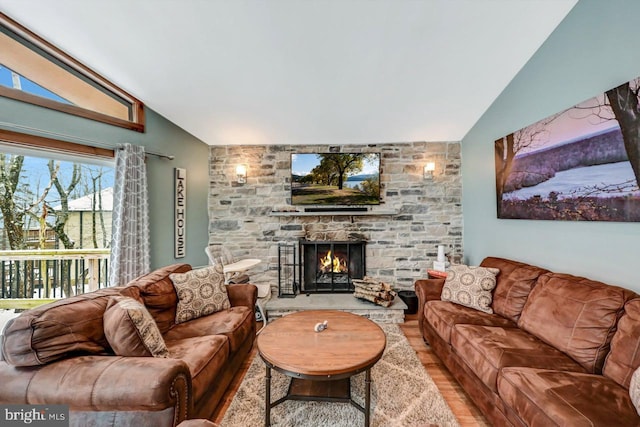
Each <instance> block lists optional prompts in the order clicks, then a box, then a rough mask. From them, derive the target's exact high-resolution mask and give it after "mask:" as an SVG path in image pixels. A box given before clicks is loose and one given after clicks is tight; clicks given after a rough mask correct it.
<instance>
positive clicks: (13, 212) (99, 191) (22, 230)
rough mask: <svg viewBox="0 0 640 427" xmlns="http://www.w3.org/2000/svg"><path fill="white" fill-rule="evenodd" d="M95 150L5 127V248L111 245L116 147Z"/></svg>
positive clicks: (1, 196) (0, 169)
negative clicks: (16, 131)
mask: <svg viewBox="0 0 640 427" xmlns="http://www.w3.org/2000/svg"><path fill="white" fill-rule="evenodd" d="M54 143H55V144H56V145H53V144H54ZM33 147H38V148H33ZM65 148H66V150H65ZM78 149H79V150H83V151H86V150H89V152H90V153H91V156H89V155H87V154H88V153H83V152H82V151H77V150H78ZM92 150H96V148H93V147H86V146H77V145H76V144H71V143H67V142H63V141H56V140H50V139H47V138H42V137H33V136H29V135H24V134H18V133H15V134H13V135H12V134H11V133H10V132H9V131H0V229H1V234H0V250H26V249H105V248H108V247H109V244H110V243H111V212H112V210H113V184H114V176H115V172H114V160H113V152H111V151H110V150H104V149H103V151H104V153H102V154H103V156H100V155H98V156H96V155H95V154H94V153H93V152H92ZM98 150H100V149H98ZM71 153H73V154H71ZM110 154H111V157H110V156H109V155H110Z"/></svg>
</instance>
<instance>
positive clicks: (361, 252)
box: [299, 239, 367, 293]
mask: <svg viewBox="0 0 640 427" xmlns="http://www.w3.org/2000/svg"><path fill="white" fill-rule="evenodd" d="M365 243H366V242H364V241H361V240H360V241H310V240H306V239H302V240H300V242H299V250H300V256H299V259H300V262H301V268H300V276H301V277H300V280H299V283H301V285H302V287H301V291H302V293H322V292H326V293H340V292H353V290H354V288H353V283H352V281H351V279H362V278H363V277H364V276H365V274H366V271H367V265H366V251H365Z"/></svg>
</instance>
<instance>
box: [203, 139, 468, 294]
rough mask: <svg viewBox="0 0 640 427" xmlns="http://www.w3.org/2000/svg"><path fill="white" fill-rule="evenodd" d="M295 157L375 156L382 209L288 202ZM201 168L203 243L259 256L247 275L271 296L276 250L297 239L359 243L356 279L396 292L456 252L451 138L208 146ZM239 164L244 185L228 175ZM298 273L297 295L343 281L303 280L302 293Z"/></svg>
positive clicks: (456, 157)
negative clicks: (430, 167) (313, 208)
mask: <svg viewBox="0 0 640 427" xmlns="http://www.w3.org/2000/svg"><path fill="white" fill-rule="evenodd" d="M302 152H307V153H317V152H379V153H381V158H380V191H381V199H380V205H379V206H372V207H369V208H368V210H367V211H365V212H357V211H354V212H344V211H343V212H340V211H336V212H309V211H306V210H304V209H302V208H300V207H299V206H294V205H292V204H291V155H292V153H302ZM427 161H434V162H435V163H436V170H435V171H434V175H433V177H432V178H431V179H428V180H427V179H425V178H424V176H423V167H424V164H425V162H427ZM209 163H210V171H209V176H208V179H209V188H210V192H209V206H208V208H209V230H208V231H209V243H210V244H214V243H223V244H224V245H225V246H226V247H228V248H229V249H230V250H231V252H232V253H233V255H234V256H235V257H236V258H238V259H240V258H259V259H261V260H262V261H263V262H262V264H260V266H259V267H258V268H255V269H253V270H252V271H251V279H252V280H253V281H255V282H256V283H271V285H272V289H273V292H272V293H273V295H277V294H278V283H279V282H278V273H279V269H278V259H279V255H278V247H279V244H288V245H298V243H299V242H300V241H301V239H303V240H306V241H323V242H352V241H363V242H366V245H364V247H363V251H364V252H365V253H366V265H364V266H363V271H362V274H366V275H367V276H372V277H376V278H379V279H380V280H382V281H385V282H387V283H390V284H391V285H392V286H393V287H394V288H395V289H397V290H404V289H407V290H409V289H413V283H414V282H415V280H416V279H419V278H424V277H425V276H426V270H427V268H431V267H432V265H433V261H434V260H435V259H436V256H437V247H438V245H444V246H445V248H446V249H445V250H446V253H447V254H458V255H462V253H463V252H462V203H461V194H462V187H461V176H460V144H459V143H458V142H412V143H395V144H367V145H364V144H363V145H357V144H352V145H341V146H337V147H336V146H329V145H324V146H321V145H317V146H312V145H280V144H275V145H267V146H247V145H239V146H212V147H211V149H210V159H209ZM238 164H246V165H247V181H246V183H242V184H240V183H238V182H237V180H236V179H235V178H236V175H235V168H236V166H237V165H238ZM305 250H307V251H310V250H312V249H311V248H308V249H305ZM341 250H342V249H341ZM295 253H296V255H298V248H296V249H295ZM302 255H304V254H302ZM351 256H353V254H352V255H351ZM329 260H330V261H331V262H332V263H333V262H334V261H332V260H331V257H329ZM298 262H300V260H298ZM358 275H359V274H358ZM299 276H300V273H298V272H296V274H295V282H297V285H298V286H299V287H298V288H297V289H298V292H300V291H302V295H305V293H308V292H313V291H314V290H316V288H317V290H322V289H324V288H325V287H327V288H330V287H331V286H333V287H334V288H335V287H336V286H341V285H342V284H341V283H340V280H341V279H337V278H335V277H334V278H333V283H331V281H329V283H328V284H327V283H323V282H322V281H321V283H315V284H312V283H311V282H310V281H309V285H308V286H309V290H308V291H305V290H304V288H303V287H302V286H303V284H302V283H300V282H301V281H302V280H304V279H308V280H309V278H301V279H299ZM314 276H315V273H314ZM292 281H293V278H292ZM316 294H318V296H323V294H320V293H316ZM316 294H313V293H312V294H311V295H310V297H309V298H311V297H315V296H316ZM304 298H305V300H306V299H309V298H307V297H304ZM292 299H293V298H292ZM297 299H301V298H297Z"/></svg>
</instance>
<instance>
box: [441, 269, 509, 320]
mask: <svg viewBox="0 0 640 427" xmlns="http://www.w3.org/2000/svg"><path fill="white" fill-rule="evenodd" d="M499 272H500V270H499V269H497V268H488V267H469V266H467V265H462V264H458V265H452V266H451V267H449V269H448V270H447V278H446V280H445V282H444V287H443V288H442V295H441V296H440V299H442V301H451V302H454V303H456V304H460V305H464V306H466V307H470V308H475V309H476V310H480V311H484V312H485V313H490V314H492V313H493V310H492V309H491V301H492V298H493V295H492V293H491V292H492V291H493V288H495V287H496V275H497V274H498V273H499Z"/></svg>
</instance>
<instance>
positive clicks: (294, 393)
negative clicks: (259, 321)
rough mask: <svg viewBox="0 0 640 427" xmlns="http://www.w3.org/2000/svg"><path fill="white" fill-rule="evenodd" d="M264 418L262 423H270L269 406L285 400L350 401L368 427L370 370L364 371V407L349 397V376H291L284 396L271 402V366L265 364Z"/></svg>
mask: <svg viewBox="0 0 640 427" xmlns="http://www.w3.org/2000/svg"><path fill="white" fill-rule="evenodd" d="M265 392H266V393H265V394H266V396H265V419H264V425H265V426H270V425H271V408H273V407H274V406H276V405H279V404H280V403H282V402H284V401H286V400H303V401H321V402H342V403H350V404H351V405H353V406H354V407H355V408H357V409H358V410H359V411H361V412H362V413H363V414H364V425H365V427H369V415H370V411H371V370H370V369H367V370H366V371H365V401H364V408H363V407H362V406H361V405H359V404H358V403H357V402H355V401H354V400H353V399H351V378H350V377H347V378H340V379H330V378H327V379H320V380H316V379H313V380H311V379H302V378H291V381H290V382H289V390H288V391H287V394H286V396H284V397H281V398H280V399H278V400H276V401H275V402H273V403H271V368H270V367H269V366H267V372H266V376H265Z"/></svg>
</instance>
